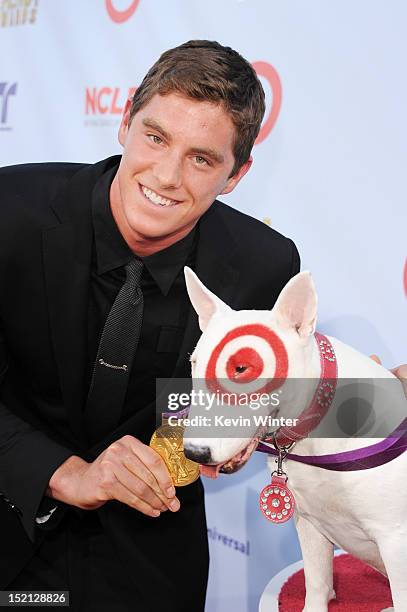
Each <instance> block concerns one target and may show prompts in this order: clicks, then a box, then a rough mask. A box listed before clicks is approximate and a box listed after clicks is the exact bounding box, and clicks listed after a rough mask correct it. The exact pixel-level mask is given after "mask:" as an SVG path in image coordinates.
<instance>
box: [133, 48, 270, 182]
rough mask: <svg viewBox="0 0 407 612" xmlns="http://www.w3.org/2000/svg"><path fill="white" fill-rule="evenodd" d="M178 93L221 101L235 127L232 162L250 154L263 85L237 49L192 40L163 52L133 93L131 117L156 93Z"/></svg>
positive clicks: (260, 115) (239, 163)
mask: <svg viewBox="0 0 407 612" xmlns="http://www.w3.org/2000/svg"><path fill="white" fill-rule="evenodd" d="M172 92H176V93H180V94H182V95H184V96H186V97H188V98H192V99H195V100H199V101H209V102H214V103H215V104H222V105H223V107H224V108H225V110H226V112H227V113H228V114H229V116H230V118H231V119H232V121H233V124H234V126H235V128H236V134H235V139H234V145H233V154H234V158H235V165H234V167H233V170H232V173H231V176H233V175H234V174H236V172H237V171H238V170H239V168H240V167H241V166H242V165H243V164H244V163H245V162H246V161H247V160H248V159H249V157H250V153H251V150H252V147H253V145H254V141H255V140H256V137H257V135H258V133H259V130H260V126H261V121H262V119H263V116H264V111H265V102H264V91H263V87H262V85H261V83H260V81H259V79H258V77H257V75H256V72H255V71H254V69H253V67H252V66H251V65H250V64H249V62H248V61H246V60H245V59H244V58H243V57H242V56H241V55H240V54H239V53H237V51H234V50H233V49H231V48H230V47H224V46H222V45H221V44H219V43H218V42H215V41H210V40H190V41H189V42H186V43H184V44H182V45H180V46H179V47H175V48H174V49H169V50H168V51H165V52H164V53H163V54H162V55H161V56H160V58H159V59H158V60H157V61H156V63H155V64H154V65H153V66H152V67H151V68H150V70H149V71H148V72H147V74H146V76H145V77H144V79H143V81H142V83H141V85H140V87H139V88H138V89H137V91H136V93H135V94H134V97H133V101H132V105H131V108H130V121H131V120H132V118H133V117H134V115H135V114H136V113H137V112H138V111H139V110H140V109H141V108H142V107H143V106H144V105H145V104H147V103H148V102H149V101H150V100H151V98H152V97H153V96H154V95H155V94H156V93H158V94H160V95H163V96H165V95H166V94H169V93H172Z"/></svg>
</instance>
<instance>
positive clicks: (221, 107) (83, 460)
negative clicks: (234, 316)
mask: <svg viewBox="0 0 407 612" xmlns="http://www.w3.org/2000/svg"><path fill="white" fill-rule="evenodd" d="M263 114H264V92H263V90H262V87H261V84H260V82H259V80H258V78H257V76H256V74H255V72H254V70H253V69H252V67H251V66H250V64H249V63H248V62H247V61H246V60H244V59H243V58H242V57H241V56H240V55H239V54H238V53H237V52H236V51H233V50H232V49H230V48H229V47H224V46H222V45H220V44H218V43H216V42H210V41H190V42H188V43H185V44H183V45H181V46H179V47H177V48H175V49H171V50H169V51H166V52H165V53H164V54H163V55H162V56H161V57H160V58H159V60H158V61H157V62H156V63H155V64H154V66H153V67H152V68H151V69H150V70H149V72H148V73H147V75H146V77H145V78H144V80H143V82H142V84H141V86H140V87H139V88H138V90H137V91H136V94H135V95H134V98H133V99H132V100H129V101H128V102H127V104H126V107H125V111H124V115H123V119H122V122H121V125H120V130H119V141H120V143H121V145H122V147H123V154H122V156H121V157H120V156H115V157H111V158H109V159H106V160H103V161H101V162H99V163H97V164H71V163H58V164H31V165H30V164H27V165H22V166H15V167H9V168H4V169H3V170H1V171H0V185H1V193H2V203H1V207H0V217H1V219H0V287H1V292H0V529H1V541H2V546H1V549H0V564H1V565H0V588H2V589H7V590H17V589H18V590H30V589H31V590H36V591H55V590H56V589H64V590H69V591H70V597H71V609H73V610H80V611H81V610H84V611H86V612H92V611H94V610H95V611H96V610H97V611H98V612H100V611H101V610H102V611H103V610H108V611H112V612H113V611H114V612H121V611H123V612H124V611H126V612H127V611H130V610H131V611H133V610H137V612H147V611H150V612H156V610H159V609H163V608H165V610H167V611H168V612H187V611H188V612H190V611H192V610H193V611H194V612H200V611H203V609H204V604H205V591H206V583H207V574H208V547H207V537H206V522H205V511H204V503H203V488H202V484H201V482H200V480H197V481H196V482H194V483H193V484H190V485H189V486H186V487H182V488H179V489H178V490H177V491H175V489H174V486H173V483H172V481H171V477H170V475H169V473H168V471H167V468H166V466H165V464H164V463H163V461H162V460H161V458H160V456H159V455H158V454H157V453H156V452H155V451H154V450H153V449H152V448H150V447H149V445H148V443H149V440H150V438H151V435H152V433H153V432H154V429H155V408H156V407H155V380H156V379H157V378H171V377H179V378H185V377H188V376H190V364H189V355H190V354H191V352H192V351H193V348H194V346H195V344H196V342H197V340H198V337H199V327H198V322H197V318H196V315H195V313H194V311H193V309H192V308H191V306H190V304H189V300H188V297H187V293H186V287H185V281H184V276H183V268H184V266H185V265H188V266H190V267H192V268H193V269H194V270H196V272H197V273H198V274H199V276H200V278H201V279H202V280H203V282H205V284H206V285H207V286H208V287H210V288H211V289H212V291H213V292H215V293H216V294H217V295H219V296H220V297H221V298H222V299H223V300H224V301H225V302H227V303H229V304H231V305H232V306H233V308H235V309H241V308H257V309H265V308H271V307H272V306H273V304H274V302H275V300H276V298H277V296H278V294H279V292H280V290H281V289H282V287H283V286H284V285H285V284H286V282H287V281H288V280H289V278H290V277H291V276H292V275H294V274H295V273H297V272H298V270H299V257H298V253H297V249H296V248H295V245H294V244H293V242H292V241H291V240H289V239H288V238H285V237H284V236H282V235H281V234H278V233H277V232H276V231H274V230H272V229H270V228H268V227H267V226H265V225H264V224H262V223H260V222H259V221H256V220H255V219H252V218H251V217H248V216H247V215H244V214H242V213H240V212H238V211H236V210H234V209H232V208H230V207H228V206H227V205H226V204H223V203H222V202H219V201H218V200H217V197H218V196H219V195H222V194H227V193H229V192H231V191H232V190H233V189H234V188H235V187H236V185H237V184H238V183H239V181H240V180H241V178H242V177H243V176H244V175H245V174H246V172H247V171H248V170H249V168H250V166H251V163H252V159H251V150H252V147H253V144H254V141H255V139H256V136H257V134H258V132H259V129H260V125H261V121H262V117H263ZM159 408H161V409H162V408H164V409H165V407H162V406H161V407H159Z"/></svg>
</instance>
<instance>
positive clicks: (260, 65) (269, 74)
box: [252, 62, 282, 144]
mask: <svg viewBox="0 0 407 612" xmlns="http://www.w3.org/2000/svg"><path fill="white" fill-rule="evenodd" d="M252 66H253V68H254V69H255V71H256V72H257V74H258V76H262V77H264V78H265V79H267V81H268V83H269V85H270V87H271V91H272V94H273V102H272V105H271V109H270V112H269V114H268V116H267V117H266V120H265V121H264V122H263V125H262V126H261V129H260V132H259V135H258V136H257V138H256V142H255V144H259V143H260V142H263V140H264V139H265V138H267V136H268V135H269V134H270V132H271V130H272V129H273V127H274V125H275V123H276V121H277V117H278V115H279V113H280V108H281V97H282V87H281V81H280V77H279V76H278V72H277V70H276V69H275V68H274V67H273V66H272V65H271V64H268V63H267V62H254V63H253V64H252Z"/></svg>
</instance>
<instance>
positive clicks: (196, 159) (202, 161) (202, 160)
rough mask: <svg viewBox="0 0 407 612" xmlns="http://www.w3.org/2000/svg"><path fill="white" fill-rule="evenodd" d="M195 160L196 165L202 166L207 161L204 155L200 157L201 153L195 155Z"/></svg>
mask: <svg viewBox="0 0 407 612" xmlns="http://www.w3.org/2000/svg"><path fill="white" fill-rule="evenodd" d="M195 161H196V163H197V164H198V166H204V165H205V164H207V163H208V162H207V161H206V159H205V158H204V157H201V155H195Z"/></svg>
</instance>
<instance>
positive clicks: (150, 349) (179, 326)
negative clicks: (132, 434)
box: [87, 166, 197, 422]
mask: <svg viewBox="0 0 407 612" xmlns="http://www.w3.org/2000/svg"><path fill="white" fill-rule="evenodd" d="M116 172H117V166H115V167H114V168H111V169H109V170H108V171H107V172H105V174H103V176H102V177H101V178H100V179H99V181H98V183H97V184H96V185H95V188H94V191H93V198H92V220H93V230H94V245H93V258H92V269H91V283H90V295H89V315H88V348H89V359H88V372H87V381H88V385H89V384H90V379H91V374H92V371H93V365H94V362H95V358H96V354H97V350H98V346H99V341H100V337H101V334H102V330H103V326H104V324H105V321H106V318H107V316H108V314H109V311H110V309H111V307H112V305H113V302H114V300H115V298H116V295H117V293H118V292H119V290H120V288H121V286H122V285H123V283H124V282H125V278H126V271H125V268H124V266H125V265H126V264H127V263H128V262H129V261H130V260H131V259H132V258H133V257H134V254H133V252H132V251H131V250H130V248H129V246H128V245H127V243H126V242H125V240H124V238H123V237H122V235H121V234H120V231H119V229H118V227H117V225H116V222H115V220H114V218H113V215H112V212H111V209H110V200H109V191H110V185H111V183H112V180H113V178H114V176H115V173H116ZM196 238H197V230H196V229H193V230H192V231H191V232H190V233H189V234H187V236H185V237H184V238H183V239H181V240H179V241H178V242H176V243H175V244H173V245H171V246H170V247H167V248H166V249H163V250H162V251H159V252H157V253H154V254H153V255H149V256H148V257H143V258H142V260H143V263H144V268H143V271H142V277H141V289H142V292H143V296H144V311H143V322H142V328H141V333H140V339H139V343H138V346H137V351H136V355H135V358H134V361H133V366H132V371H131V374H130V379H129V384H128V388H127V394H126V397H125V401H124V405H123V409H122V414H121V420H120V422H123V421H124V420H126V419H127V418H129V417H130V416H131V415H132V414H133V413H134V412H135V411H137V410H139V409H141V408H142V407H144V406H146V405H147V404H148V403H150V402H153V401H154V399H155V395H156V378H170V377H171V376H172V373H173V371H174V367H175V364H176V361H177V358H178V353H179V349H180V346H181V343H182V339H183V336H184V331H185V321H186V316H187V312H188V309H189V298H188V294H187V291H186V286H185V279H184V273H183V268H184V266H185V265H188V266H190V267H194V262H195V250H196V242H197V239H196ZM164 409H165V408H164Z"/></svg>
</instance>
